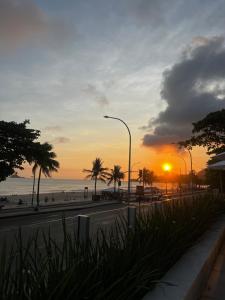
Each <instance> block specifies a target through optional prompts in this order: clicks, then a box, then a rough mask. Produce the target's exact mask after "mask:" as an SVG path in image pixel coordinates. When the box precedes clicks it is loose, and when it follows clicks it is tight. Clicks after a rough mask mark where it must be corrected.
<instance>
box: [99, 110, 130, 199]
mask: <svg viewBox="0 0 225 300" xmlns="http://www.w3.org/2000/svg"><path fill="white" fill-rule="evenodd" d="M104 118H106V119H114V120H118V121H120V122H122V123H123V124H124V125H125V126H126V128H127V131H128V134H129V151H128V157H129V159H128V205H129V204H130V182H131V181H130V175H131V133H130V129H129V127H128V126H127V124H126V123H125V122H124V121H123V120H121V119H119V118H115V117H110V116H104Z"/></svg>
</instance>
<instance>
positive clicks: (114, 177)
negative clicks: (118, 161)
mask: <svg viewBox="0 0 225 300" xmlns="http://www.w3.org/2000/svg"><path fill="white" fill-rule="evenodd" d="M121 179H124V173H123V172H122V171H121V167H120V166H118V165H115V166H114V168H113V169H111V173H110V174H109V177H108V180H109V181H108V185H110V184H111V183H112V182H113V183H114V192H115V191H116V183H117V184H118V188H119V183H120V181H121Z"/></svg>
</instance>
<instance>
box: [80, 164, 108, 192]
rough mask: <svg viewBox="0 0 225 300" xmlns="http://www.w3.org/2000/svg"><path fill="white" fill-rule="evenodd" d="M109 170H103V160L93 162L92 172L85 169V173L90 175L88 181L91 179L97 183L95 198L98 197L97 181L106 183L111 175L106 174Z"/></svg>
mask: <svg viewBox="0 0 225 300" xmlns="http://www.w3.org/2000/svg"><path fill="white" fill-rule="evenodd" d="M107 170H108V169H107V168H103V161H102V160H101V158H96V159H95V160H94V161H93V162H92V169H91V170H87V169H84V170H83V172H84V173H89V174H88V175H87V176H86V178H87V179H91V180H94V182H95V185H94V186H95V196H96V189H97V181H98V180H100V181H102V182H106V180H107V178H108V176H109V173H108V172H106V171H107Z"/></svg>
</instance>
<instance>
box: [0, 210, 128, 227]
mask: <svg viewBox="0 0 225 300" xmlns="http://www.w3.org/2000/svg"><path fill="white" fill-rule="evenodd" d="M125 208H126V207H121V208H115V209H110V210H104V211H97V212H93V213H87V214H86V215H87V216H94V215H100V214H104V213H110V212H115V211H120V210H121V211H122V210H124V209H125ZM53 216H56V217H58V215H51V216H50V217H53ZM76 218H77V215H75V216H72V217H65V220H71V219H76ZM56 222H62V218H58V219H53V220H43V221H40V222H36V223H32V224H26V225H20V226H13V227H11V228H7V229H2V230H0V232H6V231H11V230H15V229H18V228H19V227H21V228H24V227H35V226H38V225H42V224H43V225H44V224H48V223H56Z"/></svg>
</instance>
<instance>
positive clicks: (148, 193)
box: [144, 186, 163, 201]
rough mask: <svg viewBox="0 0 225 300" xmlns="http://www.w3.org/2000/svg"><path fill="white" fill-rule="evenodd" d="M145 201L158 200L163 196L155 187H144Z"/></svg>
mask: <svg viewBox="0 0 225 300" xmlns="http://www.w3.org/2000/svg"><path fill="white" fill-rule="evenodd" d="M144 195H145V199H147V200H151V201H154V200H160V199H161V198H162V196H163V194H162V192H161V190H160V189H159V188H157V187H155V186H150V187H145V189H144Z"/></svg>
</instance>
